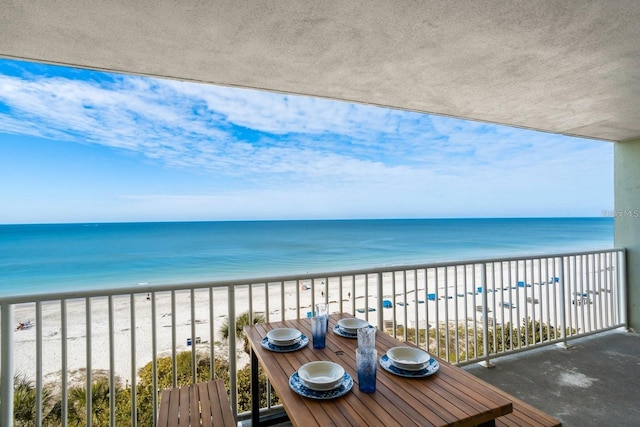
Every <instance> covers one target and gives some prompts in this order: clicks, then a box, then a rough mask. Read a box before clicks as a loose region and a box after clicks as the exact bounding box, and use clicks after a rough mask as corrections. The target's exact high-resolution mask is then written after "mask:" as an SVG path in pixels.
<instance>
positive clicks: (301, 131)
mask: <svg viewBox="0 0 640 427" xmlns="http://www.w3.org/2000/svg"><path fill="white" fill-rule="evenodd" d="M0 184H1V185H0V197H1V198H2V209H0V223H3V224H10V223H51V222H102V221H174V220H179V221H183V220H184V221H193V220H253V219H324V218H443V217H449V218H468V217H537V216H553V217H557V216H600V215H601V212H602V211H603V210H606V209H612V207H613V144H612V143H608V142H602V141H592V140H586V139H579V138H570V137H565V136H561V135H554V134H548V133H541V132H533V131H528V130H522V129H514V128H509V127H506V126H498V125H493V124H484V123H478V122H472V121H465V120H459V119H453V118H448V117H441V116H434V115H425V114H418V113H413V112H405V111H399V110H393V109H385V108H379V107H372V106H365V105H359V104H351V103H346V102H340V101H330V100H324V99H315V98H310V97H303V96H293V95H282V94H274V93H268V92H261V91H255V90H246V89H235V88H226V87H217V86H211V85H202V84H195V83H185V82H179V81H173V80H162V79H150V78H143V77H137V76H126V75H115V74H108V73H102V72H95V71H87V70H77V69H70V68H64V67H56V66H48V65H43V64H33V63H27V62H17V61H10V60H2V59H0Z"/></svg>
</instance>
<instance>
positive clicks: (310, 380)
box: [289, 361, 353, 400]
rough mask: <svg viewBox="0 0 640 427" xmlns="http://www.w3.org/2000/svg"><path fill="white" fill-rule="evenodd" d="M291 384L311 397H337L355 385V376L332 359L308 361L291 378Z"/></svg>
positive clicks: (305, 395) (294, 389)
mask: <svg viewBox="0 0 640 427" xmlns="http://www.w3.org/2000/svg"><path fill="white" fill-rule="evenodd" d="M289 386H290V387H291V389H292V390H293V391H295V392H296V393H298V394H299V395H301V396H304V397H308V398H310V399H321V400H322V399H335V398H337V397H340V396H343V395H345V394H347V393H348V392H349V391H350V390H351V388H352V387H353V378H351V375H349V374H348V373H347V372H345V370H344V368H343V367H342V366H340V365H338V364H337V363H334V362H330V361H315V362H308V363H305V364H304V365H302V366H301V367H300V368H299V369H298V370H297V371H296V372H294V373H293V375H291V377H290V378H289Z"/></svg>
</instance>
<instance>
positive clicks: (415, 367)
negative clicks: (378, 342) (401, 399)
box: [380, 346, 440, 378]
mask: <svg viewBox="0 0 640 427" xmlns="http://www.w3.org/2000/svg"><path fill="white" fill-rule="evenodd" d="M380 366H381V367H382V369H384V370H385V371H388V372H391V373H392V374H394V375H398V376H400V377H407V378H423V377H428V376H429V375H433V374H435V373H436V372H437V371H438V369H439V368H440V364H439V363H438V361H437V360H435V359H434V358H433V357H431V356H430V355H429V353H427V352H426V351H424V350H421V349H419V348H415V347H408V346H400V347H393V348H390V349H389V350H387V352H386V353H385V354H383V355H382V356H381V357H380Z"/></svg>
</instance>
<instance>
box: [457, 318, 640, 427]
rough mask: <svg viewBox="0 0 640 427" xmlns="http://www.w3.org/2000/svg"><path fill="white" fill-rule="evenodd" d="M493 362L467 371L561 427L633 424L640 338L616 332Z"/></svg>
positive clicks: (638, 414)
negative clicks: (545, 415)
mask: <svg viewBox="0 0 640 427" xmlns="http://www.w3.org/2000/svg"><path fill="white" fill-rule="evenodd" d="M569 346H570V347H569V348H568V349H564V348H561V347H558V346H555V345H553V346H548V347H544V348H541V349H537V350H531V351H526V352H522V353H517V354H514V355H510V356H505V357H502V358H499V359H494V360H493V361H492V362H493V364H494V365H495V368H493V369H487V368H484V367H482V366H479V365H470V366H467V367H465V368H464V369H466V370H467V371H469V372H470V373H472V374H474V375H475V376H477V377H479V378H482V379H483V380H485V381H487V382H489V383H491V384H493V385H495V386H497V387H499V388H501V389H503V390H504V391H506V392H508V393H510V394H512V395H514V396H516V397H518V398H520V399H522V400H524V401H526V402H528V403H530V404H531V405H533V406H535V407H536V408H538V409H540V410H543V411H545V412H547V413H548V414H550V415H552V416H554V417H555V418H557V419H558V420H560V421H562V425H563V426H565V427H582V426H602V425H610V426H637V425H638V423H639V421H638V420H640V406H639V405H638V382H639V381H640V335H638V334H636V333H631V332H626V331H623V330H615V331H609V332H603V333H600V334H597V335H592V336H589V337H585V338H580V339H576V340H572V341H569Z"/></svg>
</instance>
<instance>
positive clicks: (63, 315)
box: [60, 299, 69, 427]
mask: <svg viewBox="0 0 640 427" xmlns="http://www.w3.org/2000/svg"><path fill="white" fill-rule="evenodd" d="M60 336H61V339H60V343H61V346H62V348H61V352H60V353H61V355H62V358H61V359H62V369H61V371H62V381H61V383H62V390H61V393H62V411H61V412H62V413H61V417H62V426H63V427H66V426H67V423H68V420H67V418H68V416H69V400H68V395H69V384H68V381H67V373H68V372H67V371H68V365H67V360H68V355H67V339H68V337H67V300H66V299H63V300H61V301H60Z"/></svg>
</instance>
